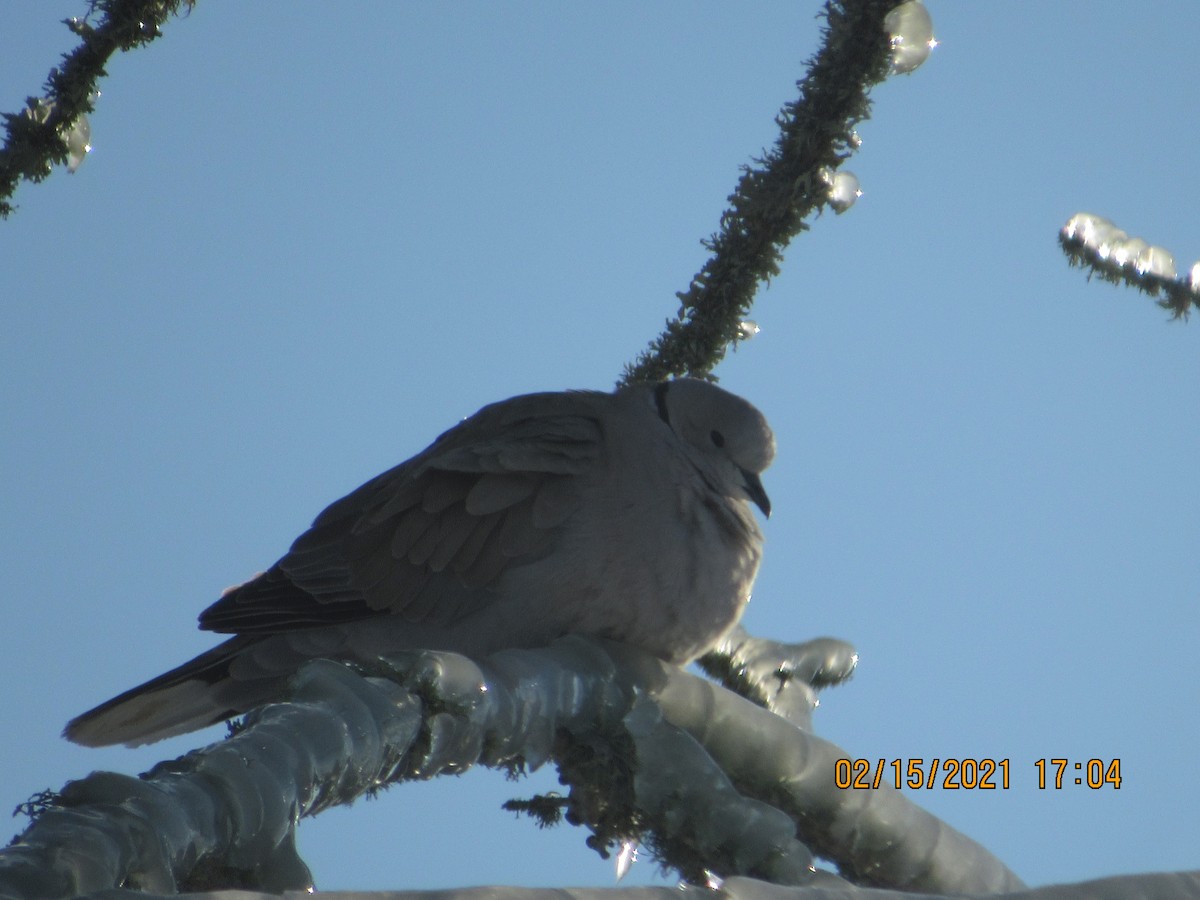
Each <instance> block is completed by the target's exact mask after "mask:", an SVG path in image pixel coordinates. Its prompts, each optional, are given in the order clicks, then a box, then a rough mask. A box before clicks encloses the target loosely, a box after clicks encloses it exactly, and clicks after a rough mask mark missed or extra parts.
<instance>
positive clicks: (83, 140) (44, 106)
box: [23, 94, 98, 172]
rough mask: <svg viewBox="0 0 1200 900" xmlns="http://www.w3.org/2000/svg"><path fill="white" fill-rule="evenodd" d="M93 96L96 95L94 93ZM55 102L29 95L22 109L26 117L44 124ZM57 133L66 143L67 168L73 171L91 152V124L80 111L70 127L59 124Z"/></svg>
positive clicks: (51, 112)
mask: <svg viewBox="0 0 1200 900" xmlns="http://www.w3.org/2000/svg"><path fill="white" fill-rule="evenodd" d="M93 96H98V94H94V95H93ZM54 107H55V103H54V101H53V100H47V99H43V98H40V97H31V98H29V100H28V101H26V107H25V109H24V110H23V112H24V115H25V117H26V118H29V119H33V121H35V122H41V123H42V124H45V123H46V122H48V121H50V116H51V115H53V113H54ZM58 130H59V134H60V135H62V139H63V142H64V143H66V145H67V169H68V170H69V171H71V172H74V171H75V170H76V169H78V168H79V167H80V166H81V165H83V161H84V160H85V159H87V155H88V154H89V153H91V152H92V143H91V141H92V126H91V123H89V122H88V118H87V116H85V115H84V114H83V113H80V114H79V116H77V117H76V119H75V121H74V122H73V123H72V124H71V127H70V128H66V127H64V126H61V125H60V126H59V129H58Z"/></svg>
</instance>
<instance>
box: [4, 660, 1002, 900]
mask: <svg viewBox="0 0 1200 900" xmlns="http://www.w3.org/2000/svg"><path fill="white" fill-rule="evenodd" d="M846 755H847V754H845V753H844V752H843V751H841V750H840V749H838V748H837V747H835V746H833V745H832V744H829V743H827V742H825V741H822V740H820V739H819V738H816V737H814V736H813V735H811V734H808V733H806V732H804V731H801V730H800V729H798V728H796V727H795V726H793V725H791V724H789V723H787V722H786V721H784V720H783V719H781V718H779V717H778V716H775V715H774V714H772V713H770V712H768V711H767V710H764V709H761V708H759V707H757V706H755V705H753V704H751V703H750V702H748V701H746V700H743V699H742V698H740V697H738V696H736V695H734V694H732V693H730V692H729V691H726V690H725V689H723V688H721V687H719V686H717V685H714V684H712V683H711V682H708V681H705V680H704V679H701V678H697V677H696V676H693V675H689V674H688V673H686V672H683V671H682V670H679V669H676V668H675V667H673V666H669V665H667V664H665V663H662V662H661V661H659V660H656V659H653V658H651V657H648V656H644V655H642V654H640V653H638V652H636V651H632V650H630V649H628V648H624V647H621V646H619V645H609V644H606V645H603V646H601V645H600V644H597V643H595V642H592V641H587V640H584V639H582V638H566V639H564V640H562V641H559V642H557V643H556V644H554V645H552V646H551V647H549V648H546V649H543V650H528V651H506V652H503V653H498V654H496V655H494V656H492V657H489V658H488V659H486V660H484V661H482V662H479V663H475V662H472V661H470V660H467V659H465V658H464V657H461V656H455V655H454V654H446V653H406V654H399V655H397V656H395V657H392V658H389V659H387V660H381V661H380V664H379V668H378V670H377V671H375V672H373V673H370V674H368V675H366V676H365V677H364V675H363V674H359V673H356V672H354V671H352V670H351V669H349V668H348V667H346V666H343V665H341V664H338V663H333V662H329V661H326V660H317V661H314V662H312V663H309V664H307V665H306V666H305V667H304V668H303V669H301V670H300V672H299V673H298V674H297V676H296V677H295V679H294V682H293V696H292V701H291V702H288V703H280V704H274V705H270V706H267V707H264V708H262V709H260V710H257V711H255V712H254V713H252V714H251V715H250V716H249V717H248V718H247V724H246V726H245V727H244V728H242V729H240V730H238V731H237V732H236V733H235V734H234V735H233V736H232V737H231V738H230V739H229V740H226V741H224V742H221V743H218V744H214V745H212V746H210V747H207V748H205V749H203V750H198V751H194V752H192V753H190V754H188V755H187V756H184V757H182V758H180V759H176V760H172V761H170V762H164V763H160V764H159V765H158V766H155V767H154V768H153V769H152V770H151V771H149V772H148V773H146V774H144V775H143V776H141V777H140V778H136V779H135V778H130V777H128V776H124V775H118V774H114V773H108V772H97V773H93V774H92V775H89V776H88V777H86V778H84V779H81V780H79V781H74V782H70V783H68V784H67V786H66V787H65V788H64V789H63V790H62V791H61V792H60V793H58V794H57V795H47V796H42V797H39V798H37V799H36V800H35V801H32V802H31V803H30V804H28V805H27V808H26V811H27V812H30V813H31V815H32V816H33V818H34V821H33V823H32V824H31V825H30V827H29V828H28V829H26V831H25V832H24V833H23V834H21V835H19V836H18V837H17V839H16V840H15V841H14V842H13V844H12V845H11V846H10V847H8V848H6V849H4V850H0V896H4V897H13V898H33V897H37V898H41V900H51V898H66V897H71V896H75V895H78V894H84V893H90V892H93V891H98V890H105V889H109V888H114V887H130V888H137V889H141V890H147V891H151V892H155V893H164V894H170V893H175V892H178V891H183V890H193V891H195V890H212V889H215V888H229V887H240V888H248V889H254V890H266V891H273V892H279V891H283V890H304V889H306V888H307V887H309V886H310V885H311V877H310V875H309V873H308V869H307V867H306V866H305V865H304V863H303V861H302V860H300V858H299V857H298V856H297V854H296V850H295V832H294V829H295V826H296V823H297V822H298V820H299V819H300V818H301V817H302V816H307V815H315V814H316V813H318V812H320V811H321V810H323V809H327V808H329V807H331V806H334V805H338V804H345V803H350V802H351V801H353V800H354V799H356V798H357V797H359V796H362V795H363V794H371V793H373V792H376V791H378V790H380V789H382V788H384V787H387V786H389V785H391V784H394V783H397V782H400V781H404V780H408V779H414V778H429V777H432V776H434V775H437V774H439V773H446V772H461V771H463V770H464V769H466V768H469V767H470V766H472V765H475V764H476V763H479V764H482V765H486V766H493V767H503V768H507V769H509V770H510V771H520V770H523V769H524V768H526V767H528V768H536V767H538V766H540V765H542V764H543V763H545V762H546V761H548V760H551V759H553V760H554V761H555V762H556V764H557V765H558V766H559V769H560V773H561V774H562V775H563V778H564V780H565V781H566V782H567V783H568V784H569V785H570V786H571V795H570V797H569V798H568V803H569V805H568V818H569V819H571V820H573V821H577V822H580V823H582V824H586V825H587V826H588V827H589V828H591V829H592V831H593V832H594V835H593V838H592V840H590V841H589V843H591V844H592V845H593V846H594V847H596V848H597V849H600V850H606V849H608V848H610V847H612V846H613V845H614V844H615V843H617V842H618V841H620V840H624V839H630V840H637V841H640V842H643V843H645V844H647V846H649V847H650V848H651V849H652V850H653V851H655V853H656V854H657V855H658V856H659V858H660V859H661V861H662V862H664V863H665V864H667V865H670V866H672V867H674V868H676V869H678V870H679V871H681V872H682V873H683V874H684V875H685V876H686V877H689V878H690V879H691V880H693V881H694V882H698V883H704V882H705V881H707V880H709V879H711V878H712V877H714V876H715V877H718V878H726V877H731V876H741V875H749V876H752V877H756V878H760V879H765V880H770V881H773V882H777V883H783V884H793V885H799V884H814V883H828V882H829V881H831V880H833V881H834V882H835V883H842V882H840V880H838V879H836V878H835V877H834V876H832V875H829V874H818V873H816V871H815V870H814V868H813V867H812V855H811V852H810V850H809V847H812V848H816V849H819V851H820V852H821V854H822V855H823V856H825V857H826V858H829V859H832V860H834V861H835V862H836V863H838V865H839V866H840V867H841V869H842V871H843V873H844V874H849V875H850V876H852V877H853V878H855V879H857V880H859V881H861V882H862V883H871V884H885V885H889V886H893V887H905V888H908V889H922V890H931V891H942V892H962V893H972V892H974V893H979V892H994V891H1000V890H1011V889H1015V888H1018V887H1020V886H1021V883H1020V881H1019V880H1018V879H1017V878H1016V876H1014V875H1013V874H1012V873H1011V872H1009V871H1008V870H1007V869H1006V868H1005V867H1004V866H1003V865H1002V864H1001V863H1000V862H999V861H998V860H996V859H995V858H994V857H992V856H991V855H990V854H989V853H988V852H987V851H986V850H984V849H983V848H982V847H980V846H979V845H977V844H975V843H974V842H972V841H970V840H969V839H968V838H966V837H964V836H963V835H961V834H959V833H958V832H956V831H954V829H952V828H950V827H949V826H947V825H944V824H942V823H941V822H939V821H938V820H937V819H935V818H933V817H932V816H930V815H928V814H927V813H925V812H923V811H922V810H920V809H918V808H917V807H916V806H914V805H913V804H912V803H911V802H909V801H908V800H907V799H906V798H905V797H904V796H902V795H901V794H900V793H899V792H897V791H893V790H888V789H882V790H878V791H870V792H866V794H869V796H866V794H864V792H861V791H842V790H838V789H837V788H836V787H835V785H834V776H833V770H834V761H835V760H836V759H838V758H839V757H845V756H846ZM797 836H799V837H800V839H802V840H804V841H805V842H806V843H807V844H808V846H805V844H802V843H801V842H800V840H797ZM843 884H844V883H843Z"/></svg>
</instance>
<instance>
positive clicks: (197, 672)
mask: <svg viewBox="0 0 1200 900" xmlns="http://www.w3.org/2000/svg"><path fill="white" fill-rule="evenodd" d="M257 640H258V639H256V638H254V637H247V636H240V637H234V638H231V639H230V640H227V641H225V642H224V643H223V644H219V645H218V646H216V647H214V648H213V649H211V650H209V651H207V652H206V653H201V654H200V655H199V656H197V657H196V658H195V659H193V660H191V661H189V662H186V663H184V664H183V665H181V666H179V667H178V668H175V669H172V670H171V671H170V672H166V673H164V674H162V675H159V676H158V677H157V678H152V679H151V680H150V681H147V682H146V683H145V684H141V685H138V686H137V687H135V688H132V689H130V690H128V691H126V692H125V693H123V694H121V695H119V696H117V697H113V699H111V700H109V701H107V702H105V703H101V704H100V705H99V706H97V707H96V708H95V709H91V710H88V711H87V712H85V713H83V714H82V715H80V716H76V717H75V718H74V719H72V720H71V721H70V722H68V723H67V727H66V728H64V729H63V736H64V737H65V738H67V739H68V740H71V741H74V742H75V743H76V744H83V745H85V746H88V747H106V746H108V745H110V744H124V745H125V746H127V747H137V746H140V745H142V744H150V743H153V742H154V741H160V740H162V739H164V738H169V737H174V736H175V735H177V734H185V733H187V732H189V731H196V730H197V729H200V728H205V727H207V726H209V725H215V724H216V723H217V722H220V721H223V720H225V719H229V718H231V717H233V716H236V715H240V714H241V713H243V712H246V711H248V710H250V709H253V708H254V707H255V706H258V705H260V704H261V703H263V702H266V701H267V700H268V699H270V697H271V696H272V694H273V693H274V690H277V689H278V682H277V681H274V680H271V679H264V680H262V681H257V682H251V683H238V684H237V685H233V684H232V683H231V678H230V670H229V667H230V664H231V663H232V662H233V661H234V660H235V659H236V658H237V657H238V656H239V655H240V654H241V653H242V651H243V650H245V649H246V648H247V647H248V646H250V645H252V644H254V643H256V642H257ZM223 688H224V689H223ZM228 688H236V690H228ZM231 697H236V699H234V700H232V701H231V699H230V698H231Z"/></svg>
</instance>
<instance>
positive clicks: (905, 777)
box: [834, 758, 1121, 791]
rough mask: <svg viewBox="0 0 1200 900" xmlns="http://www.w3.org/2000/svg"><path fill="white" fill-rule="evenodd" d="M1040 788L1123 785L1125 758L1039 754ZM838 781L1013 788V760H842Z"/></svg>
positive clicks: (843, 784) (853, 785)
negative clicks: (1043, 756) (1042, 756)
mask: <svg viewBox="0 0 1200 900" xmlns="http://www.w3.org/2000/svg"><path fill="white" fill-rule="evenodd" d="M1033 765H1034V767H1035V768H1036V769H1037V780H1038V789H1039V790H1046V789H1047V788H1052V789H1054V790H1061V789H1062V788H1063V787H1065V786H1068V785H1071V784H1075V785H1079V786H1083V785H1085V784H1086V785H1087V786H1088V787H1089V788H1092V789H1093V790H1097V789H1099V788H1103V787H1112V788H1114V789H1118V788H1120V787H1121V760H1120V759H1113V760H1107V761H1106V760H1103V759H1089V760H1087V761H1086V762H1073V761H1072V760H1069V759H1039V760H1036V761H1035V762H1034V764H1033ZM889 770H890V771H889ZM834 784H835V786H836V787H838V788H841V789H848V788H849V789H860V790H861V789H863V788H867V789H876V790H878V789H879V788H880V787H882V786H883V785H885V784H888V785H891V786H893V787H895V788H896V789H897V790H899V789H900V788H901V787H908V788H912V789H921V788H924V789H925V790H931V789H932V788H935V787H940V788H942V789H943V790H985V791H986V790H996V789H997V788H999V789H1000V790H1008V787H1009V760H1007V759H986V758H981V759H973V758H962V759H958V758H935V759H928V760H927V759H920V758H914V759H892V760H887V759H877V760H868V759H839V760H837V762H836V764H835V765H834Z"/></svg>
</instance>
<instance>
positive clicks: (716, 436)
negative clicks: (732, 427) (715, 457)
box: [709, 431, 725, 447]
mask: <svg viewBox="0 0 1200 900" xmlns="http://www.w3.org/2000/svg"><path fill="white" fill-rule="evenodd" d="M709 437H710V438H712V442H713V443H714V444H716V445H717V446H718V447H724V446H725V435H723V434H721V432H719V431H714V432H713V433H712V434H710V435H709Z"/></svg>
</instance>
